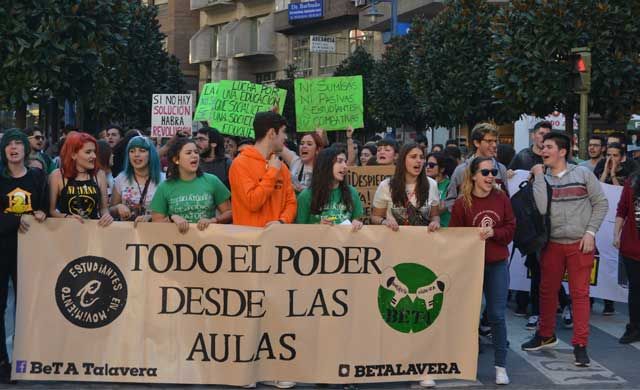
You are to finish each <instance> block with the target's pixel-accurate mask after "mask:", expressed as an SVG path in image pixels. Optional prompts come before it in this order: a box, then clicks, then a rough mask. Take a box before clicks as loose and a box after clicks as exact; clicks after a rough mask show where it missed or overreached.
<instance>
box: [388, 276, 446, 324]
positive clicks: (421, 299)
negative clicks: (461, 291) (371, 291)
mask: <svg viewBox="0 0 640 390" xmlns="http://www.w3.org/2000/svg"><path fill="white" fill-rule="evenodd" d="M448 285H449V279H448V277H447V276H446V275H442V276H440V277H438V276H437V275H436V274H435V273H434V272H433V271H431V270H430V269H429V268H427V267H425V266H424V265H422V264H416V263H401V264H397V265H396V266H394V267H393V268H387V269H385V270H384V272H383V273H382V275H381V279H380V287H378V309H379V310H380V315H381V316H382V319H383V320H384V322H386V323H387V325H389V326H390V327H392V328H393V329H395V330H397V331H399V332H402V333H417V332H421V331H423V330H425V329H427V328H428V327H429V326H431V325H432V324H433V323H434V322H435V321H436V319H437V318H438V315H439V314H440V311H441V310H442V306H443V304H444V299H445V298H444V296H445V291H446V289H447V287H448Z"/></svg>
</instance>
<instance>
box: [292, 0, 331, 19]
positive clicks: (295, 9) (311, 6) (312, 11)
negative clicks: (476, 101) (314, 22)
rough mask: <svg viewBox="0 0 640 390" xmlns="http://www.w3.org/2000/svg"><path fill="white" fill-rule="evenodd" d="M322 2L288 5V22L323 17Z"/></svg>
mask: <svg viewBox="0 0 640 390" xmlns="http://www.w3.org/2000/svg"><path fill="white" fill-rule="evenodd" d="M323 14H324V13H323V4H322V0H312V1H305V2H302V3H290V4H289V21H290V22H291V21H295V20H305V19H317V18H321V17H322V16H323Z"/></svg>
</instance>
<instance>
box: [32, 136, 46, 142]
mask: <svg viewBox="0 0 640 390" xmlns="http://www.w3.org/2000/svg"><path fill="white" fill-rule="evenodd" d="M29 138H35V139H36V140H37V141H42V140H43V139H44V136H42V135H32V136H30V137H29Z"/></svg>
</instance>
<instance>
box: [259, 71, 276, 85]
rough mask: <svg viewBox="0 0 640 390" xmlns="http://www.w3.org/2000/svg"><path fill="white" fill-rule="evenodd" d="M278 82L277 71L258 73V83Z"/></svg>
mask: <svg viewBox="0 0 640 390" xmlns="http://www.w3.org/2000/svg"><path fill="white" fill-rule="evenodd" d="M275 82H276V72H262V73H256V83H258V84H273V83H275Z"/></svg>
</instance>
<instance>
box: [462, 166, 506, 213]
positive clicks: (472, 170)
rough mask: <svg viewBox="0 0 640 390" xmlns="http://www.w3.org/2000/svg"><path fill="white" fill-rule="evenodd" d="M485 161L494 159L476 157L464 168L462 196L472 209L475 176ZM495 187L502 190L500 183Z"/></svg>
mask: <svg viewBox="0 0 640 390" xmlns="http://www.w3.org/2000/svg"><path fill="white" fill-rule="evenodd" d="M485 161H491V162H493V159H492V158H490V157H476V158H474V159H473V160H472V161H471V162H470V163H469V165H467V168H466V169H465V170H464V176H463V178H462V184H461V185H460V197H461V198H462V201H463V203H464V206H465V207H466V208H468V209H471V206H472V203H473V196H472V193H473V185H474V184H473V176H475V174H476V173H478V170H479V168H480V164H481V163H483V162H485ZM493 187H494V189H496V190H498V191H502V190H501V189H500V187H499V186H498V185H495V183H494V186H493Z"/></svg>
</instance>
